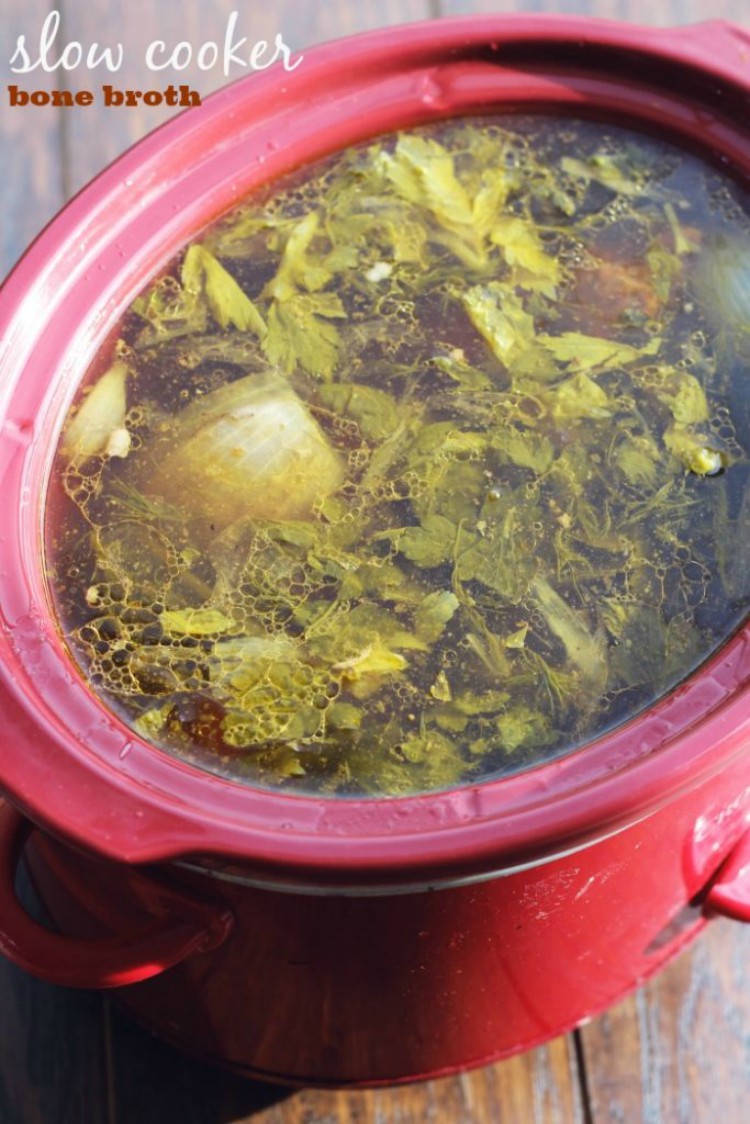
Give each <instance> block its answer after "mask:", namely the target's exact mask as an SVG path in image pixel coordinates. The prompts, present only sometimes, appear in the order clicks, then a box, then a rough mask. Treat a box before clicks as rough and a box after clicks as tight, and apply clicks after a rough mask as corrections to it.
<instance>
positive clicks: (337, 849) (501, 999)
mask: <svg viewBox="0 0 750 1124" xmlns="http://www.w3.org/2000/svg"><path fill="white" fill-rule="evenodd" d="M535 108H540V109H544V110H545V111H549V110H551V111H555V112H562V113H565V112H568V113H570V112H572V113H574V114H577V115H579V116H580V115H584V116H585V115H587V114H588V115H594V116H597V117H599V118H601V117H603V116H604V117H607V118H610V119H612V120H613V121H618V122H624V123H626V124H630V125H631V126H635V127H640V128H641V129H643V130H644V131H647V132H649V131H650V132H653V131H662V132H664V133H666V134H667V135H668V136H670V137H671V138H673V139H675V140H676V141H678V142H682V143H683V144H686V145H688V146H691V147H693V148H697V149H698V150H699V151H702V152H704V153H706V154H708V155H709V156H710V158H711V159H713V160H719V161H721V162H723V163H724V164H725V165H726V166H728V167H729V168H731V170H732V174H733V175H735V176H736V177H738V178H740V179H741V180H744V181H748V180H750V129H748V109H749V108H750V37H749V36H748V35H747V34H746V33H745V32H743V31H742V30H740V29H739V28H734V27H731V26H728V25H725V24H719V23H709V24H704V25H702V26H699V27H691V28H685V29H680V30H670V31H661V30H660V31H654V30H651V29H648V30H647V29H643V28H638V27H633V26H625V25H619V24H614V23H604V22H596V21H590V20H581V19H568V18H557V17H555V18H546V17H545V18H539V19H533V18H526V17H519V18H476V19H474V18H472V19H468V20H457V21H454V20H448V21H440V22H434V23H426V24H421V25H415V26H412V27H407V28H404V27H399V28H397V29H388V30H385V31H380V32H377V33H375V34H370V35H366V36H362V37H358V38H356V39H352V40H349V41H343V42H339V43H333V44H330V45H327V46H324V47H321V48H318V49H315V50H313V51H310V52H308V53H307V54H306V57H305V59H304V63H303V65H301V66H299V67H298V68H297V69H296V70H295V71H294V72H293V73H286V72H284V71H282V70H280V69H277V70H274V71H272V72H267V73H265V74H263V75H258V76H253V77H251V78H250V79H248V80H244V81H241V82H239V83H237V84H236V85H233V86H231V87H229V88H227V89H226V90H224V91H222V92H221V93H219V94H218V95H216V96H215V97H213V98H211V99H209V100H208V102H207V103H206V104H205V105H203V106H202V107H200V108H199V109H194V110H191V111H189V112H188V113H186V114H184V115H182V116H181V117H179V118H178V119H176V120H175V121H173V122H171V123H170V124H169V125H167V126H166V127H164V128H163V129H160V130H159V131H158V132H157V133H155V134H154V135H153V136H151V137H149V138H148V139H147V140H145V141H144V142H142V143H141V144H140V145H138V146H137V147H136V148H135V149H134V150H133V151H131V152H129V153H128V154H126V155H125V156H124V157H122V158H121V159H120V160H118V161H117V163H116V164H114V165H113V166H112V167H111V168H109V169H108V170H107V171H106V172H105V173H104V174H103V175H102V176H100V177H99V178H98V179H97V180H96V181H95V182H94V183H93V184H92V185H91V186H90V187H89V188H88V189H86V190H85V191H84V192H83V193H82V194H81V195H79V196H78V197H77V198H76V199H75V200H74V201H73V202H72V203H71V204H70V205H69V206H68V207H67V208H66V209H65V211H64V212H63V213H62V214H61V216H60V217H59V218H58V219H57V220H55V222H53V223H52V225H51V226H50V227H49V228H48V229H47V230H46V231H45V233H44V234H43V235H42V236H41V238H40V239H39V240H38V241H37V242H36V243H35V244H34V245H33V246H32V248H31V249H30V250H29V252H28V253H27V255H26V256H25V257H24V259H23V260H22V261H21V263H20V264H19V265H18V266H17V268H16V269H15V271H14V273H13V274H12V275H11V277H10V279H9V280H8V282H7V283H6V285H5V287H4V290H3V293H2V300H1V303H0V324H1V325H2V331H1V333H0V336H1V338H2V344H1V354H2V360H1V362H2V389H1V392H0V417H1V419H2V420H1V428H0V479H1V480H2V491H3V496H4V516H3V523H2V527H1V528H0V542H1V544H2V546H1V553H0V560H1V563H0V614H1V622H2V623H1V629H0V712H1V713H2V719H3V738H2V751H1V758H0V785H1V786H2V790H3V792H4V793H5V797H6V800H5V803H3V804H2V811H1V812H0V819H1V824H0V857H1V859H2V863H1V865H0V871H1V873H0V947H1V948H2V951H3V952H4V953H5V955H6V956H8V957H9V958H10V959H12V960H13V961H14V962H15V963H16V964H18V965H19V966H21V967H23V968H25V969H26V970H28V971H29V972H31V973H32V974H34V975H36V976H38V977H40V978H42V979H46V980H51V981H54V982H57V983H60V984H66V985H72V986H78V987H92V988H104V987H107V988H116V989H117V996H118V999H119V1002H120V1003H121V1004H122V1006H123V1007H125V1008H126V1009H127V1010H129V1011H130V1012H132V1014H133V1015H134V1016H135V1017H136V1018H137V1019H139V1020H140V1021H141V1022H142V1023H144V1024H146V1025H147V1026H149V1027H151V1028H152V1029H154V1030H155V1031H157V1032H158V1033H159V1034H160V1035H162V1036H163V1037H165V1038H167V1039H170V1040H171V1041H173V1042H175V1043H177V1044H179V1045H181V1046H183V1047H184V1048H186V1049H188V1050H190V1051H192V1052H194V1053H196V1054H199V1055H201V1056H203V1057H205V1058H208V1059H211V1060H214V1061H217V1062H220V1063H222V1064H224V1065H226V1066H230V1067H232V1068H233V1069H235V1070H237V1071H241V1072H243V1073H246V1074H253V1075H256V1076H260V1077H263V1078H264V1079H271V1080H277V1081H282V1082H297V1083H318V1084H322V1083H329V1084H330V1083H336V1084H345V1083H374V1082H387V1081H399V1080H409V1079H414V1078H419V1077H426V1076H434V1075H436V1074H438V1073H446V1072H450V1071H452V1070H456V1069H459V1068H461V1067H466V1066H472V1065H479V1064H481V1063H484V1062H487V1061H490V1060H491V1059H493V1058H497V1057H500V1056H503V1055H507V1054H511V1053H513V1052H516V1051H520V1050H524V1049H528V1048H529V1047H531V1046H534V1045H535V1044H537V1043H539V1042H542V1041H544V1040H545V1039H548V1038H550V1037H552V1036H554V1035H557V1034H560V1033H562V1032H564V1031H566V1030H568V1029H569V1028H571V1027H573V1026H575V1025H576V1024H577V1023H579V1022H581V1020H583V1019H585V1018H587V1017H588V1016H590V1015H592V1014H595V1013H596V1012H598V1011H601V1010H602V1009H604V1008H605V1007H607V1006H608V1005H609V1004H611V1003H613V1002H614V1001H615V1000H617V999H618V998H619V997H620V996H622V995H623V994H624V993H626V992H627V991H629V990H631V989H632V988H634V987H636V986H637V985H638V984H640V983H642V982H643V981H644V980H645V979H646V978H647V977H648V976H650V975H651V974H652V973H653V972H655V971H657V970H658V969H659V968H660V967H661V966H662V965H664V964H665V963H666V962H667V961H668V960H669V959H670V958H671V957H672V956H674V955H675V953H676V952H678V951H679V949H681V948H682V947H684V946H685V945H686V944H687V942H689V941H690V940H691V939H692V938H693V937H695V936H696V935H697V934H698V933H699V932H700V930H701V929H702V927H703V926H704V925H705V924H706V921H707V919H708V918H709V917H710V916H711V914H712V913H714V912H719V913H724V914H727V915H729V916H732V917H736V918H738V919H740V920H746V921H747V920H750V831H748V820H749V819H750V753H748V748H749V747H750V704H748V685H749V684H750V631H749V630H748V627H747V626H746V627H744V628H743V629H742V630H740V631H739V632H738V633H736V634H735V635H734V636H732V637H731V639H729V640H728V642H727V643H726V644H725V645H724V647H723V648H722V649H721V650H720V652H719V653H718V654H717V655H716V656H714V657H713V658H712V659H711V660H710V662H709V663H707V664H705V665H704V666H703V667H702V668H701V669H700V671H699V672H697V673H696V674H695V675H693V676H692V677H691V678H690V679H689V680H688V681H686V682H684V683H683V684H682V685H681V686H680V687H679V688H678V689H676V690H675V691H673V692H672V693H671V694H670V695H668V696H667V697H666V698H664V699H662V700H661V701H660V702H659V703H657V704H656V705H655V706H653V707H652V708H651V709H650V710H649V711H648V712H647V713H644V714H642V715H640V716H639V717H637V718H635V719H633V720H631V721H630V722H629V723H627V724H626V725H624V726H621V727H620V728H618V729H617V730H615V731H614V732H611V733H609V734H607V735H606V736H603V737H601V738H599V739H598V740H597V741H595V742H593V743H591V744H589V745H587V746H585V747H584V748H582V749H579V750H577V751H576V752H573V753H570V754H568V755H567V756H566V757H563V758H561V759H558V760H555V761H553V762H552V763H549V764H545V765H543V766H541V767H537V768H533V769H529V770H527V771H526V772H521V773H519V774H517V775H514V776H512V777H508V778H505V779H500V780H492V781H489V782H486V783H482V784H479V785H475V786H469V787H464V788H461V789H457V790H454V791H447V792H439V793H437V794H434V793H433V794H428V795H422V796H413V797H406V798H389V799H367V800H364V799H338V800H336V799H332V798H328V799H325V798H320V797H313V796H297V795H295V796H290V795H287V794H285V793H284V792H281V791H276V792H274V791H263V790H260V789H257V788H253V787H250V786H246V785H242V784H237V783H232V782H230V781H228V780H223V779H220V778H218V777H216V776H213V775H210V774H208V773H206V772H203V771H201V770H199V769H196V768H193V767H191V766H190V765H188V764H185V763H182V762H180V761H178V760H176V759H174V758H172V757H170V756H167V755H166V754H164V753H162V752H161V751H159V750H157V749H154V748H153V747H151V746H149V745H148V744H146V743H145V742H142V741H140V740H139V739H138V738H137V737H135V736H134V735H133V733H132V732H131V731H130V730H128V729H127V728H126V727H125V726H124V725H123V724H122V722H121V721H120V720H119V719H118V718H116V717H115V716H114V715H113V714H112V713H110V712H109V711H108V710H107V709H106V708H105V707H104V706H103V704H102V703H101V702H100V701H99V700H98V699H97V698H96V697H95V696H94V694H93V693H92V692H91V690H90V689H89V688H88V686H87V684H86V682H85V681H84V680H83V678H82V677H81V676H80V675H79V673H78V672H77V671H76V670H75V669H74V667H73V665H72V662H71V660H70V658H69V656H68V654H67V653H66V650H65V648H64V646H63V643H62V641H61V638H60V635H59V632H58V629H57V626H56V622H55V619H54V617H53V614H52V612H51V609H50V598H49V596H48V593H47V591H46V587H45V575H44V572H43V557H42V545H41V544H42V523H43V511H44V501H45V489H46V486H47V481H48V478H49V472H50V466H51V460H52V455H53V451H54V448H55V445H56V438H57V434H58V433H59V430H60V427H61V424H62V419H63V417H64V414H65V411H66V408H67V406H68V404H69V403H70V400H71V398H72V396H73V394H74V391H75V388H76V386H77V384H78V382H79V381H80V378H81V376H82V374H83V372H85V371H86V369H87V367H88V366H89V364H90V362H91V360H92V358H93V356H94V355H95V354H96V352H97V349H98V348H99V347H100V345H101V344H102V341H103V340H105V339H106V338H107V336H108V335H109V333H111V332H112V330H113V329H114V328H115V327H116V325H117V323H118V319H119V317H120V316H121V315H122V313H123V311H124V310H125V309H126V308H127V306H128V305H129V303H130V302H131V301H132V299H133V297H134V296H135V295H136V294H137V293H138V291H139V290H140V289H141V288H142V287H143V286H144V284H145V283H146V281H147V280H148V279H149V278H151V277H152V276H153V275H154V274H155V273H156V272H157V271H158V270H159V269H160V268H162V267H163V265H164V264H165V263H166V262H167V261H168V260H169V259H170V258H171V257H172V256H173V255H174V253H175V252H176V251H177V250H178V249H179V247H180V246H181V245H184V244H185V242H186V241H188V240H189V238H190V236H191V235H193V234H194V233H195V232H196V231H197V230H199V229H201V228H203V227H205V226H206V224H208V223H209V222H211V220H213V219H214V218H215V217H216V216H218V215H220V214H221V213H222V212H224V211H226V210H227V208H229V207H230V206H231V205H232V203H233V202H234V201H235V200H236V199H237V198H238V197H241V196H243V195H244V194H245V193H246V192H248V191H250V190H251V189H252V188H254V187H255V186H256V185H258V184H262V183H265V182H266V181H268V180H269V179H272V178H273V177H275V176H277V175H279V174H281V173H282V172H284V171H287V170H289V169H291V168H293V167H297V166H299V165H300V164H303V163H305V162H307V161H309V160H312V159H314V158H316V157H319V156H321V155H323V154H325V153H328V152H331V151H333V150H335V149H338V148H340V147H342V146H345V145H347V144H350V143H352V142H356V141H359V140H361V139H364V138H368V137H371V136H373V135H375V134H378V133H380V132H384V131H390V130H393V129H394V128H397V127H400V126H407V125H413V124H416V123H422V122H426V121H431V120H433V119H436V118H439V117H444V116H451V115H457V114H462V113H476V112H480V113H484V112H494V111H496V110H498V111H508V112H514V111H516V110H528V109H535ZM22 854H23V857H24V859H25V860H26V862H27V863H28V865H29V867H30V870H31V873H32V876H33V880H34V883H35V885H36V887H37V889H38V892H39V894H40V897H41V899H42V901H43V903H44V905H45V907H46V909H47V911H48V913H49V914H50V916H51V917H52V919H53V920H54V923H55V925H56V928H57V931H55V932H53V931H50V930H47V929H44V928H42V927H40V926H39V925H37V923H36V922H34V921H32V920H31V918H30V917H29V916H28V915H27V914H26V913H25V912H24V910H23V908H22V906H21V905H20V904H19V902H18V900H17V898H16V896H15V892H14V875H15V870H16V866H17V863H18V861H19V859H20V857H21V855H22Z"/></svg>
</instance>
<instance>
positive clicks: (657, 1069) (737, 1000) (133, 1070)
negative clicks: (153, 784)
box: [0, 0, 750, 1124]
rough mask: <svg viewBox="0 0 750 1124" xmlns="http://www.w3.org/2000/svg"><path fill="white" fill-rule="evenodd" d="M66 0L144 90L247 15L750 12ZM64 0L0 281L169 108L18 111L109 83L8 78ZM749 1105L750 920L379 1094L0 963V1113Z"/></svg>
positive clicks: (448, 1114) (495, 2) (726, 13)
mask: <svg viewBox="0 0 750 1124" xmlns="http://www.w3.org/2000/svg"><path fill="white" fill-rule="evenodd" d="M56 7H57V9H58V10H60V11H61V13H62V24H61V28H62V36H61V39H64V41H68V40H71V39H77V40H81V41H82V42H84V43H90V42H92V41H96V42H99V43H100V44H102V45H106V44H114V43H116V42H118V41H119V42H122V44H123V47H124V50H125V62H124V63H123V67H122V70H121V71H120V73H119V74H118V75H117V76H116V81H117V83H118V84H119V85H121V86H126V87H129V88H140V89H144V90H146V89H152V88H154V86H155V85H159V83H155V81H154V75H153V74H149V73H148V72H147V71H146V70H145V68H144V67H143V65H142V56H143V52H144V48H145V45H146V44H147V43H149V42H151V41H152V40H153V39H156V38H169V37H170V36H172V37H174V39H175V41H177V40H179V39H187V40H189V41H191V42H192V43H195V44H199V43H201V42H203V41H204V40H205V39H210V38H216V37H217V36H219V35H221V34H222V32H223V28H224V27H225V25H226V20H227V17H228V14H229V13H230V12H231V11H232V10H234V9H237V10H238V11H239V19H240V24H239V25H238V26H240V27H241V30H242V33H243V34H246V35H247V36H248V39H249V40H251V41H254V40H256V39H260V38H269V37H270V38H273V36H274V35H275V33H276V32H277V31H281V32H282V33H283V36H284V39H285V40H286V41H287V42H288V43H289V44H290V46H291V47H292V48H294V49H295V50H297V49H301V48H304V47H305V46H309V45H311V44H313V43H315V42H317V41H320V40H324V39H330V38H334V37H336V36H339V35H345V34H350V33H352V32H355V31H359V30H363V29H365V28H370V27H377V26H382V25H386V24H392V23H397V22H400V21H406V20H415V19H423V18H426V17H439V16H446V15H456V14H459V13H467V12H471V11H495V12H499V11H503V12H508V11H554V12H576V13H579V14H585V15H591V16H602V17H607V18H610V19H629V20H632V21H635V22H642V23H660V24H665V25H669V24H670V23H672V24H673V23H680V22H693V21H696V20H701V19H707V18H711V17H719V18H725V19H733V20H735V21H737V22H743V21H744V22H746V23H748V24H750V0H665V2H661V3H655V2H654V0H578V2H575V0H568V2H566V0H519V2H516V3H512V2H506V0H476V2H474V3H471V2H469V0H382V2H378V0H320V2H317V0H294V2H292V0H276V3H275V4H274V5H272V4H270V3H268V2H267V0H266V2H261V0H244V2H243V0H160V2H158V3H154V2H153V0H128V3H127V4H122V3H120V4H115V3H111V2H108V0H58V3H57V4H56ZM49 8H50V4H49V3H48V0H0V14H1V19H0V67H2V83H3V86H2V93H0V99H1V100H0V145H1V146H2V164H1V165H0V167H2V204H3V206H2V211H1V220H0V221H1V222H2V227H1V242H0V275H1V274H3V273H4V272H5V271H6V270H7V269H8V268H9V267H10V265H11V264H12V262H13V261H14V260H15V259H16V258H17V257H18V255H19V254H20V253H21V251H22V250H23V248H24V246H25V245H26V244H27V243H28V242H29V240H30V239H31V237H32V236H33V235H34V234H35V233H36V232H37V231H38V230H39V229H40V228H41V226H42V225H43V224H44V223H45V222H46V221H47V220H48V219H49V218H50V217H51V216H52V215H53V214H54V212H55V211H56V210H57V209H58V208H59V207H60V206H61V205H62V204H63V203H64V202H65V200H66V199H67V198H69V197H70V195H71V194H72V193H73V192H74V191H75V190H77V189H78V188H79V187H80V186H82V185H83V184H84V183H85V182H86V181H87V180H88V179H89V178H90V177H91V176H92V175H94V174H95V173H96V172H97V171H98V170H99V169H100V168H101V167H103V166H104V165H105V164H106V163H108V162H109V161H110V160H111V159H113V158H114V157H115V156H116V155H117V154H118V153H119V152H121V151H122V150H123V149H124V148H125V147H126V146H127V145H128V144H130V143H131V142H132V141H134V140H137V139H138V138H139V137H140V136H142V135H143V134H144V133H146V132H147V131H149V130H150V129H151V128H153V127H154V126H155V125H157V124H158V123H160V121H161V120H163V119H164V117H165V116H167V115H168V112H170V111H164V110H159V109H147V108H140V109H138V108H135V109H134V108H130V109H122V110H120V111H115V110H113V109H108V110H107V109H104V108H102V107H101V106H100V105H97V104H95V105H92V106H89V107H85V108H84V107H80V108H77V109H73V110H53V109H41V108H34V109H31V108H28V109H19V108H14V109H11V108H10V107H9V104H8V94H7V89H6V87H7V85H8V84H9V83H12V82H15V83H17V84H19V85H21V86H23V87H25V88H27V89H36V88H40V89H41V88H45V89H51V88H54V87H55V85H59V86H60V87H61V88H69V89H71V90H77V89H85V88H87V87H88V88H96V87H97V86H98V85H99V84H100V81H101V79H100V75H99V73H98V72H95V73H94V74H93V75H88V74H87V73H86V72H85V71H83V70H78V71H73V72H70V73H68V74H66V75H64V76H63V78H62V79H60V77H59V74H51V75H47V74H42V73H40V71H39V70H37V71H35V72H34V74H33V75H26V76H14V75H12V74H11V71H10V66H9V59H10V56H11V54H12V51H13V48H14V46H15V42H16V37H17V36H18V35H19V34H21V33H24V34H26V36H27V41H28V42H29V43H30V44H32V43H34V42H38V36H39V29H40V27H41V24H42V21H43V20H44V18H45V16H46V15H47V13H48V11H49ZM172 78H173V75H172V74H170V75H169V76H168V79H167V80H171V79H172ZM105 80H106V79H105ZM180 81H183V82H190V83H192V85H193V86H194V87H195V88H196V89H198V90H199V91H200V93H201V94H207V93H209V92H210V90H211V89H212V88H214V87H216V86H217V85H219V84H221V81H223V79H222V78H220V77H219V76H218V74H216V72H214V71H211V72H208V73H203V74H199V73H197V72H196V71H195V70H192V71H186V72H184V74H183V75H181V76H180ZM164 84H165V85H166V81H165V82H164ZM171 112H173V111H171ZM2 752H7V750H6V749H5V748H4V747H3V749H2ZM749 1100H750V928H743V927H742V926H740V925H736V924H732V923H730V922H724V921H720V922H716V923H715V924H713V925H712V926H710V928H709V930H708V932H706V933H705V934H704V935H703V936H702V937H701V939H700V941H699V942H698V943H697V944H696V945H695V946H694V947H693V949H692V950H691V951H689V952H688V953H686V954H685V955H683V956H682V958H681V959H679V960H678V961H677V962H676V963H674V964H673V965H672V966H671V967H670V968H669V969H667V970H666V971H665V972H664V973H663V974H662V975H661V976H660V977H659V978H658V979H656V980H655V981H653V982H652V983H651V984H650V985H649V986H648V987H646V988H644V989H642V990H641V991H639V992H638V993H637V994H636V995H634V996H633V997H632V998H630V999H628V1000H626V1001H625V1002H624V1003H621V1004H620V1005H619V1006H618V1007H616V1008H615V1009H613V1010H612V1011H610V1012H609V1013H608V1014H606V1015H604V1016H603V1017H601V1018H599V1019H597V1020H596V1021H594V1022H592V1023H590V1024H589V1025H588V1026H586V1027H585V1028H583V1029H582V1030H579V1031H577V1032H576V1033H575V1034H570V1035H568V1036H567V1037H565V1038H560V1039H558V1040H556V1041H554V1042H552V1043H550V1044H549V1045H547V1046H544V1047H542V1048H540V1049H538V1050H536V1051H534V1052H533V1053H529V1054H526V1055H524V1056H522V1057H518V1058H514V1059H511V1060H510V1061H506V1062H502V1063H500V1064H498V1065H494V1066H490V1067H488V1068H486V1069H482V1070H479V1071H475V1072H473V1073H471V1074H468V1075H465V1076H462V1077H456V1078H449V1079H444V1080H441V1081H435V1082H428V1083H426V1084H423V1085H414V1086H410V1087H405V1088H401V1089H382V1090H377V1091H363V1092H312V1091H303V1092H291V1093H288V1092H287V1091H286V1090H283V1089H278V1088H272V1087H270V1086H265V1085H259V1084H254V1083H251V1082H246V1081H242V1080H240V1079H237V1078H234V1077H231V1076H227V1075H225V1074H223V1073H221V1072H218V1071H216V1070H213V1069H210V1068H207V1067H203V1066H201V1065H199V1064H196V1063H195V1062H193V1061H191V1060H188V1059H186V1058H184V1057H182V1056H181V1055H180V1054H178V1053H177V1052H175V1051H174V1050H172V1049H170V1048H168V1047H166V1046H164V1045H162V1044H160V1043H159V1042H157V1041H155V1040H154V1039H152V1038H151V1037H150V1036H149V1035H147V1034H146V1033H144V1032H142V1031H140V1030H138V1029H136V1028H135V1027H134V1026H132V1025H131V1024H129V1023H128V1022H127V1021H126V1020H125V1019H124V1018H122V1017H121V1016H120V1015H119V1014H118V1013H117V1011H115V1010H114V1009H113V1008H112V1006H111V1005H110V1003H109V1002H108V1001H107V1000H106V998H101V997H100V996H99V995H95V994H88V993H77V992H72V991H71V992H69V991H65V990H62V989H58V988H54V987H50V986H47V985H44V984H40V983H38V982H36V981H33V980H31V979H29V978H28V977H26V976H25V975H23V974H22V973H20V972H18V971H16V970H15V969H14V968H12V967H10V966H9V965H7V964H6V963H5V962H4V961H0V1124H157V1122H158V1124H178V1122H179V1124H230V1122H236V1124H239V1122H240V1121H247V1120H250V1119H252V1120H254V1121H256V1122H257V1124H296V1122H298V1124H302V1122H304V1124H324V1122H325V1124H338V1122H340V1124H365V1122H373V1124H412V1122H413V1124H417V1122H422V1121H430V1122H433V1124H442V1122H445V1124H479V1122H482V1124H485V1122H503V1124H527V1122H532V1121H533V1122H535V1124H637V1122H639V1121H641V1122H643V1124H708V1122H709V1121H711V1122H712V1121H714V1120H716V1121H721V1124H745V1122H746V1121H747V1120H749V1119H750V1109H749V1108H748V1102H749Z"/></svg>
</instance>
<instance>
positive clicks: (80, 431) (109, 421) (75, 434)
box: [61, 360, 129, 462]
mask: <svg viewBox="0 0 750 1124" xmlns="http://www.w3.org/2000/svg"><path fill="white" fill-rule="evenodd" d="M127 377H128V368H127V366H126V365H125V363H122V362H120V361H119V360H118V361H117V362H115V363H113V364H112V366H111V367H110V368H109V370H108V371H106V372H105V373H104V374H103V375H102V377H101V378H100V379H99V381H98V382H97V383H95V384H94V386H93V387H92V388H91V390H90V391H89V392H88V394H87V395H86V397H85V398H84V399H83V401H82V402H81V405H80V406H79V407H78V411H77V412H76V414H75V415H74V417H73V419H72V421H71V422H70V424H69V425H68V426H67V427H66V429H65V432H64V434H63V439H62V443H61V452H62V455H63V456H64V457H67V459H68V460H69V461H71V462H80V461H85V460H87V459H88V458H89V457H95V456H97V455H98V454H99V453H105V452H107V449H108V446H109V443H110V440H111V438H112V436H113V435H114V434H115V433H117V431H118V430H122V429H124V427H125V414H126V412H127V398H126V393H125V382H126V379H127ZM122 447H123V443H122V440H121V439H120V442H119V445H118V449H117V451H115V452H114V454H113V455H115V456H124V455H126V454H125V453H123V452H121V451H120V450H121V449H122ZM128 447H129V446H128Z"/></svg>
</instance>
